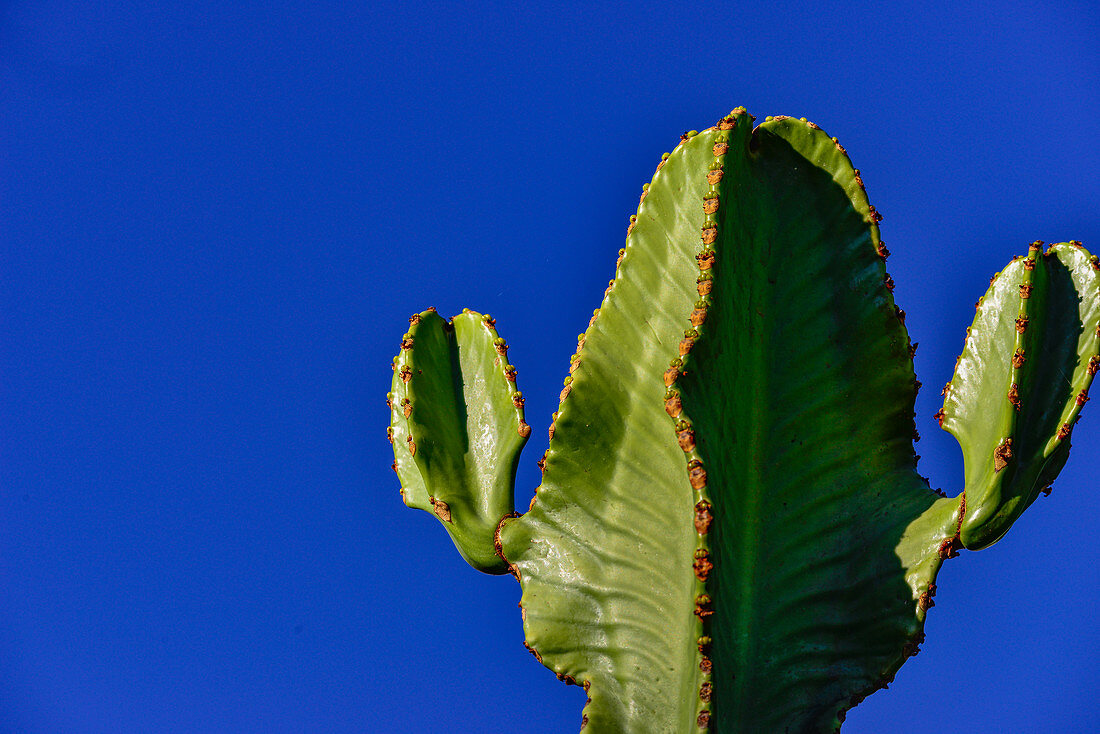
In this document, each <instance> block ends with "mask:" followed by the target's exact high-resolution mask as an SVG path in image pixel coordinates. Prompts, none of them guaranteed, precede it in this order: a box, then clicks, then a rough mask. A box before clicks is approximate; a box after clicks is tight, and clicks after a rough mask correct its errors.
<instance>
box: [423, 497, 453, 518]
mask: <svg viewBox="0 0 1100 734" xmlns="http://www.w3.org/2000/svg"><path fill="white" fill-rule="evenodd" d="M428 504H430V505H431V506H432V510H433V511H434V512H435V515H436V517H438V518H439V519H440V520H442V521H443V522H452V521H451V506H450V505H448V504H447V503H446V502H444V501H443V500H437V499H436V498H435V497H428Z"/></svg>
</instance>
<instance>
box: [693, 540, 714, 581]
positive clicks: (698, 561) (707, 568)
mask: <svg viewBox="0 0 1100 734" xmlns="http://www.w3.org/2000/svg"><path fill="white" fill-rule="evenodd" d="M691 567H692V568H693V569H694V570H695V578H697V579H699V580H700V581H706V580H707V576H708V575H709V574H710V572H711V570H712V569H713V568H714V564H713V563H711V560H710V554H709V553H707V549H706V548H699V549H697V550H696V551H695V558H694V560H693V561H692V562H691Z"/></svg>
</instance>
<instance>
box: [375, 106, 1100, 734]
mask: <svg viewBox="0 0 1100 734" xmlns="http://www.w3.org/2000/svg"><path fill="white" fill-rule="evenodd" d="M752 122H753V118H752V117H751V116H750V115H748V114H747V113H746V112H745V111H744V109H741V108H739V109H736V110H734V111H733V112H732V113H730V114H729V115H728V116H726V117H724V118H723V119H722V120H720V121H719V122H718V124H717V125H715V126H714V127H712V128H710V129H708V130H705V131H703V132H701V133H695V132H691V133H686V134H685V135H684V136H682V137H681V140H680V144H679V145H678V146H677V147H676V148H675V150H673V151H672V153H671V154H665V155H664V156H663V157H662V160H661V164H660V165H659V166H658V168H657V173H656V174H655V175H654V178H653V181H652V182H651V183H650V184H648V185H646V186H645V187H643V193H642V197H641V200H640V202H639V208H638V213H637V214H636V215H635V216H633V217H631V220H630V226H629V227H628V229H627V241H626V247H625V248H623V249H622V250H620V256H619V261H618V263H617V264H616V274H615V279H614V280H613V281H611V284H610V285H609V286H608V289H607V291H606V292H605V293H604V300H603V303H602V304H601V306H600V308H599V309H597V310H596V312H595V313H594V315H593V317H592V320H591V321H590V322H589V325H588V328H587V329H586V331H585V332H584V333H583V334H582V335H581V336H580V338H579V341H578V345H577V352H576V354H575V355H574V356H573V358H572V360H571V361H570V367H569V376H568V377H567V378H566V380H565V386H564V389H563V390H562V392H561V402H560V406H559V408H558V411H557V412H556V413H555V414H554V419H553V422H552V423H551V426H550V446H549V449H548V451H547V452H546V455H545V456H544V457H543V459H542V460H541V461H540V462H539V464H540V466H541V468H542V472H543V477H542V483H541V485H540V486H539V487H538V488H537V489H536V490H535V499H533V500H532V503H531V508H530V510H529V511H528V512H527V513H526V514H525V515H522V516H520V515H518V514H517V513H515V512H514V480H515V472H516V466H517V462H518V457H519V452H520V450H521V449H522V447H523V444H524V443H525V442H526V439H527V436H528V435H529V433H530V428H529V426H528V424H527V423H526V422H525V420H524V415H523V396H522V394H521V393H520V392H518V391H517V390H516V387H515V379H516V370H515V368H514V367H512V366H511V364H510V363H509V362H508V358H507V345H506V344H505V342H504V340H503V339H501V338H500V337H499V336H498V335H497V333H496V331H495V329H494V321H493V320H492V318H491V317H489V316H481V315H479V314H476V313H474V312H471V311H464V312H463V313H462V314H460V315H458V316H456V317H454V319H452V320H451V321H444V320H443V319H442V318H440V317H439V316H438V314H436V313H435V311H434V310H433V309H429V310H428V311H425V312H423V313H420V314H416V315H414V316H413V317H412V319H410V322H411V325H410V328H409V331H408V333H406V335H405V336H404V338H403V340H402V344H401V352H400V354H399V355H398V356H397V358H396V359H395V360H394V378H393V389H392V392H391V393H390V395H389V398H388V403H389V405H390V408H391V426H390V431H389V437H390V441H391V442H392V443H393V445H394V455H395V462H394V469H395V470H396V471H397V473H398V476H399V478H400V480H401V486H402V489H401V494H402V497H403V499H404V500H405V503H406V504H407V505H409V506H410V507H416V508H419V509H423V510H426V511H429V512H431V513H433V514H434V515H435V516H436V517H437V518H438V519H439V521H440V522H442V523H443V525H444V527H446V529H447V531H448V532H449V533H450V534H451V537H452V539H453V540H454V543H455V545H456V547H457V548H458V550H459V552H460V553H461V554H462V555H463V557H465V558H466V559H467V560H468V561H469V562H470V563H471V564H472V565H473V566H474V567H475V568H478V569H480V570H483V571H486V572H489V573H505V572H511V573H512V574H513V575H514V576H515V577H516V578H517V579H518V580H519V581H520V583H521V585H522V587H523V597H522V600H521V602H520V606H521V609H522V610H523V618H524V632H525V634H526V637H527V641H526V643H525V644H526V645H527V646H528V648H529V649H530V650H531V652H532V653H533V654H534V655H535V657H536V658H538V660H539V661H540V662H542V663H543V664H544V665H546V666H547V667H549V668H550V669H551V670H553V671H554V672H555V673H556V674H557V676H558V677H559V678H560V679H562V680H565V681H566V682H569V683H576V684H579V685H583V686H584V687H585V690H586V691H587V692H588V696H589V700H588V703H587V705H586V706H585V709H584V712H583V714H582V728H586V729H587V730H589V731H596V732H647V733H651V732H673V733H677V734H679V733H681V732H683V733H687V732H702V731H711V732H773V731H774V732H780V731H789V732H832V731H837V730H839V727H840V725H841V722H842V721H843V720H844V714H845V712H846V711H847V710H848V709H849V708H851V707H852V706H854V705H856V704H857V703H858V702H859V701H861V700H862V699H863V698H864V697H865V696H866V695H868V694H870V693H872V692H873V691H875V690H877V689H879V688H883V687H885V685H886V683H887V682H888V681H890V680H891V679H892V678H893V675H894V673H895V672H896V671H897V669H898V668H899V667H900V666H901V664H902V663H903V662H904V660H905V659H906V658H907V657H909V656H911V655H914V654H916V652H917V650H918V645H919V644H920V643H921V641H922V640H923V638H924V635H923V631H922V630H923V626H924V618H925V613H926V611H927V610H928V608H929V607H931V606H933V604H934V602H933V598H932V597H933V596H934V595H935V591H936V586H935V579H936V573H937V572H938V570H939V567H940V565H941V563H942V562H943V560H944V559H946V558H951V557H953V556H955V555H957V550H958V549H960V548H967V549H971V550H977V549H980V548H984V547H986V546H988V545H990V544H992V543H994V542H996V541H997V540H998V539H1000V538H1001V537H1002V536H1003V535H1004V533H1005V532H1007V530H1008V528H1009V527H1010V526H1011V525H1012V523H1013V522H1015V520H1016V519H1017V518H1018V517H1019V516H1020V514H1021V513H1022V512H1023V511H1024V510H1025V509H1026V508H1027V507H1028V506H1029V505H1030V504H1031V503H1032V502H1033V501H1034V500H1035V498H1036V496H1037V495H1038V494H1039V492H1041V491H1043V490H1044V489H1046V488H1048V487H1049V485H1050V483H1051V482H1052V481H1053V480H1054V478H1055V477H1056V475H1057V474H1058V472H1059V470H1060V469H1061V467H1062V466H1063V465H1064V463H1065V461H1066V457H1067V454H1068V451H1069V438H1070V436H1071V434H1072V431H1073V426H1074V424H1075V423H1076V421H1077V419H1078V417H1079V414H1080V410H1081V407H1082V406H1083V405H1084V403H1085V401H1087V400H1088V389H1089V385H1090V383H1091V381H1092V378H1093V376H1094V375H1095V374H1096V372H1097V371H1098V369H1100V265H1098V262H1097V258H1096V257H1094V256H1091V255H1090V254H1089V253H1088V252H1087V251H1085V249H1084V248H1083V247H1082V246H1081V244H1080V243H1078V242H1069V243H1062V244H1054V245H1050V246H1049V247H1047V248H1046V249H1045V250H1044V249H1043V246H1042V243H1038V242H1036V243H1033V244H1032V245H1031V246H1030V247H1029V248H1028V251H1027V254H1026V256H1023V257H1019V258H1016V259H1015V260H1013V261H1012V262H1011V263H1010V264H1009V265H1008V266H1007V267H1006V268H1005V269H1004V271H1002V272H1001V273H999V274H998V275H997V276H995V277H994V278H993V280H992V282H991V284H990V288H989V291H988V292H987V293H986V294H985V296H984V297H983V298H982V299H980V300H979V302H978V307H977V315H976V317H975V320H974V324H973V325H972V326H971V327H970V329H968V331H967V339H966V344H965V346H964V349H963V353H962V355H961V356H960V357H959V361H958V363H957V366H956V370H955V374H954V376H953V377H952V380H951V382H949V383H948V384H947V386H946V387H945V388H944V397H945V399H944V405H943V409H942V410H941V411H940V412H938V413H937V414H936V418H937V420H938V421H939V422H940V425H941V426H942V427H943V428H944V429H946V430H947V431H949V432H951V433H952V434H953V435H954V436H955V437H956V438H957V439H958V441H959V443H960V445H961V446H962V450H963V456H964V463H965V478H964V482H963V489H962V492H960V493H959V495H958V496H957V497H954V498H947V497H944V496H942V493H939V492H936V491H933V490H932V489H930V488H929V486H928V483H927V480H925V479H924V478H923V477H921V476H920V475H919V474H918V473H917V471H916V461H917V457H916V455H915V453H914V450H913V441H914V440H915V439H916V438H917V435H916V427H915V424H914V415H915V414H914V401H915V398H916V392H917V390H918V389H919V387H920V383H919V382H917V381H916V378H915V375H914V373H913V361H912V356H913V352H914V351H915V349H916V345H915V344H912V343H910V341H909V337H908V333H907V331H906V329H905V324H904V318H905V314H904V312H903V311H901V310H900V309H899V308H897V306H896V305H895V304H894V299H893V295H892V291H893V281H892V280H891V278H890V276H889V275H888V274H887V272H886V269H885V261H886V257H887V255H888V252H887V249H886V246H885V244H884V243H883V242H882V241H881V239H880V237H879V228H878V222H879V220H880V219H881V216H880V215H879V214H878V213H877V212H876V211H875V209H874V207H872V206H871V205H870V204H869V202H868V201H867V196H866V193H865V191H864V186H863V181H862V178H861V176H860V173H859V171H857V170H855V169H854V168H853V167H852V165H851V162H850V161H849V159H848V156H847V154H846V152H845V151H844V149H843V148H842V147H841V146H840V144H839V143H838V142H837V141H836V139H835V138H830V137H828V136H827V135H826V134H825V133H824V132H822V131H821V129H820V128H818V127H817V126H816V125H814V124H813V123H810V122H807V121H805V120H794V119H791V118H785V117H775V118H768V119H767V121H765V122H764V123H763V124H762V125H760V126H759V127H756V128H755V129H754V128H753V127H752Z"/></svg>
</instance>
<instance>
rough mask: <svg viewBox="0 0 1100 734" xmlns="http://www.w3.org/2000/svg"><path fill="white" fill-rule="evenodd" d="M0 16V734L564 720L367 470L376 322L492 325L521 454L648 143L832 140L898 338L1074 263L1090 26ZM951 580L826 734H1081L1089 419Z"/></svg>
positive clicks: (935, 481)
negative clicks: (845, 167)
mask: <svg viewBox="0 0 1100 734" xmlns="http://www.w3.org/2000/svg"><path fill="white" fill-rule="evenodd" d="M947 8H948V5H946V4H944V5H940V6H937V7H929V8H919V9H918V8H917V7H916V6H914V5H913V4H912V3H892V2H886V3H882V2H876V3H847V4H827V3H818V4H812V5H811V4H808V3H805V4H796V3H795V4H783V3H751V4H749V3H739V4H729V5H723V4H718V3H707V4H702V5H700V6H688V5H686V4H683V3H675V4H674V3H637V2H636V3H630V4H621V5H616V6H611V5H607V6H603V7H592V6H590V5H578V6H575V7H564V8H554V9H551V8H549V7H546V6H542V5H525V4H523V3H515V2H512V3H483V4H481V5H480V7H479V9H478V10H476V11H474V10H469V9H462V8H460V7H458V6H436V5H432V4H430V3H429V4H424V3H416V4H413V3H409V4H403V5H402V4H388V5H384V4H381V3H377V4H364V5H355V4H347V3H334V2H333V3H330V2H322V1H318V0H314V1H313V2H309V3H291V2H278V1H274V2H273V1H270V0H269V1H268V2H264V3H256V4H252V3H206V2H199V3H188V4H180V5H178V6H177V4H153V3H146V4H143V3H134V2H104V3H87V2H85V3H66V2H61V1H60V0H44V1H41V2H34V3H31V2H20V1H18V0H11V1H9V2H3V3H0V258H2V259H0V732H20V733H23V732H26V733H32V732H33V733H35V734H38V733H42V734H45V733H51V732H148V731H157V732H174V731H179V732H204V731H210V732H221V731H226V732H307V731H318V732H362V731H380V732H389V731H393V732H398V731H402V732H404V731H415V732H449V733H455V732H486V731H501V732H519V733H526V732H539V733H541V732H546V733H554V734H557V733H560V732H569V731H575V730H576V729H577V728H578V727H579V724H580V708H581V706H582V704H583V701H584V695H583V693H582V692H581V691H580V690H579V689H577V688H570V687H566V686H563V685H562V684H560V683H559V682H558V681H557V680H556V679H555V678H554V676H553V674H551V673H550V672H549V671H548V670H546V669H545V668H543V667H541V666H540V665H538V664H537V663H536V662H535V661H534V659H532V658H531V656H530V655H529V654H528V653H527V652H526V650H524V648H523V646H522V644H521V641H522V632H521V629H520V619H519V614H518V610H517V609H516V602H517V601H518V599H519V587H518V585H517V584H515V583H514V582H513V581H512V580H511V579H509V578H498V577H487V576H482V575H480V574H478V573H477V572H475V571H473V570H472V569H470V568H469V567H468V566H466V564H465V563H464V562H463V561H461V559H460V558H459V557H458V554H457V553H456V552H455V551H454V548H453V547H452V545H451V543H450V541H449V540H448V538H447V537H446V534H445V533H444V532H443V531H442V529H441V528H439V527H438V524H437V523H436V522H435V520H434V519H433V518H431V517H430V516H428V515H427V514H425V513H417V512H413V511H411V510H407V509H406V508H405V507H404V506H403V505H402V504H401V501H400V498H399V496H398V491H397V490H398V483H397V480H396V478H395V476H394V475H393V473H392V472H391V471H390V468H389V464H390V462H391V460H392V456H391V454H390V446H389V444H388V443H387V442H386V440H385V426H386V424H387V422H388V415H387V411H386V408H385V405H384V397H385V393H386V392H387V389H388V383H389V379H390V369H389V365H390V359H391V358H392V356H393V354H394V353H395V352H396V350H397V346H398V342H399V340H400V336H401V334H402V332H403V331H404V328H405V326H406V318H407V317H408V315H409V314H410V313H412V312H414V311H419V310H421V309H423V308H425V307H427V306H429V305H434V306H436V307H438V308H439V309H440V311H441V312H444V313H445V314H451V313H454V312H457V311H458V310H459V309H461V308H462V307H463V306H469V307H471V308H474V309H477V310H481V311H487V312H491V313H492V314H493V315H494V316H495V317H496V318H497V322H498V328H499V330H500V332H501V333H502V335H504V336H505V337H506V338H507V339H508V341H509V343H510V344H511V345H512V351H511V352H510V357H511V359H512V361H513V362H514V363H515V364H516V365H517V366H518V367H519V371H520V386H521V388H522V390H523V391H524V393H525V395H526V396H527V416H528V420H529V421H530V422H531V423H532V425H533V426H534V427H535V431H534V433H533V436H532V439H531V441H530V443H529V445H528V447H527V449H526V451H525V455H524V462H523V465H522V467H521V470H520V475H519V481H518V489H517V505H519V506H520V507H521V508H523V507H526V505H527V501H528V499H529V497H530V493H531V490H532V489H533V487H534V486H535V484H536V483H537V476H538V472H537V469H536V467H535V464H534V462H535V460H536V459H537V458H538V456H540V455H541V453H542V451H543V449H544V448H545V443H546V438H545V435H546V434H545V427H546V425H547V424H548V421H549V415H550V413H551V412H552V411H553V409H554V406H555V404H556V400H557V394H558V390H559V389H560V384H561V379H562V377H563V376H564V375H565V374H566V371H567V366H568V357H569V354H570V353H571V351H572V349H573V347H574V345H575V339H576V334H577V333H578V332H579V331H581V330H583V328H584V325H585V324H586V323H587V320H588V316H589V315H590V313H591V309H592V308H594V307H595V306H596V305H598V302H599V300H600V298H601V294H602V292H603V288H604V286H605V285H606V282H607V280H608V278H609V277H611V274H612V272H613V263H614V260H615V254H616V250H617V249H618V248H619V246H620V244H621V242H622V239H623V236H624V234H625V229H626V225H627V218H628V216H629V215H630V214H632V213H633V212H634V210H635V207H636V205H637V196H638V193H639V190H640V187H641V185H642V183H644V182H646V181H648V180H649V178H650V176H651V174H652V171H653V168H654V167H655V165H656V163H657V162H658V160H659V156H660V154H661V153H662V152H664V151H667V150H670V149H671V148H672V147H673V146H674V145H675V144H676V142H677V140H678V137H679V134H680V133H681V132H682V131H684V130H688V129H693V128H694V129H701V128H704V127H707V126H709V125H710V124H712V123H713V122H714V121H715V120H717V119H718V118H719V117H720V116H722V115H723V114H725V113H726V112H728V111H729V110H730V109H731V108H732V107H734V106H737V105H745V106H746V107H748V109H749V110H750V112H752V113H753V114H755V115H757V116H758V117H759V118H761V119H762V118H763V117H764V116H765V115H773V114H787V115H792V116H796V117H808V118H809V119H811V120H813V121H815V122H817V123H818V124H820V125H821V126H822V127H824V128H825V129H826V130H827V131H829V132H830V134H831V135H835V136H837V137H839V138H840V140H841V142H842V143H843V144H844V145H845V147H846V148H847V150H848V152H849V153H850V155H851V156H852V158H853V160H854V162H855V164H856V166H857V167H859V168H860V169H861V171H862V174H863V179H864V181H865V182H866V184H867V188H868V193H869V195H870V198H871V201H872V203H873V204H874V205H875V206H876V207H877V208H878V209H879V210H880V211H882V212H883V213H884V214H885V220H884V221H883V223H882V231H883V238H884V239H885V241H886V242H887V243H888V245H889V248H890V250H891V251H892V253H893V255H892V257H891V260H890V270H891V274H892V275H893V277H894V279H895V281H896V282H897V289H896V291H895V296H896V298H897V301H898V303H899V304H900V305H901V306H902V307H903V308H904V309H905V310H906V311H907V312H908V319H907V325H908V326H909V329H910V333H911V335H912V338H913V340H914V341H917V342H919V343H920V350H919V351H918V353H917V357H916V364H917V374H918V377H919V378H920V379H921V380H922V381H923V382H924V384H925V385H926V386H929V387H926V388H925V390H924V391H922V393H921V396H920V398H919V400H918V405H917V407H918V426H919V428H920V431H921V433H922V435H923V436H924V438H923V440H922V441H921V442H920V444H919V445H918V453H920V454H921V455H922V456H923V459H922V461H921V465H920V466H921V470H922V471H923V472H924V473H925V474H926V475H928V476H929V477H930V478H931V482H932V485H933V486H939V487H943V488H944V489H945V490H947V491H948V492H949V493H951V494H954V493H955V492H957V491H958V490H959V489H960V486H959V482H960V481H961V460H960V455H959V451H958V449H957V447H956V445H955V443H954V440H953V439H952V438H951V437H950V436H948V435H947V434H945V433H942V432H940V431H938V430H937V429H936V427H935V423H934V421H933V419H932V414H933V413H934V412H935V411H936V410H937V408H938V407H939V398H938V395H937V393H938V390H937V389H935V387H936V386H939V385H942V384H943V383H944V382H946V381H947V379H949V378H950V376H951V371H952V367H953V364H954V359H955V356H956V355H957V353H958V350H959V349H960V348H961V346H962V339H963V333H964V331H965V328H966V326H967V325H968V324H969V322H970V319H971V318H972V315H973V304H974V301H975V300H976V299H977V298H978V296H979V295H980V294H981V293H982V292H983V291H984V289H985V287H986V285H987V281H988V278H989V276H990V275H992V274H993V273H994V272H995V271H997V270H999V269H1000V268H1001V267H1002V266H1003V265H1004V264H1005V263H1006V262H1007V261H1008V260H1009V259H1010V258H1011V257H1012V256H1013V255H1016V254H1022V253H1023V252H1024V251H1025V249H1026V246H1027V243H1028V242H1029V241H1030V240H1033V239H1043V240H1046V241H1061V240H1068V239H1079V240H1082V241H1083V242H1084V243H1085V245H1086V246H1088V247H1092V248H1093V249H1094V251H1097V250H1100V209H1098V208H1097V205H1096V198H1097V193H1098V192H1100V125H1098V122H1097V120H1098V119H1100V98H1098V97H1097V95H1096V90H1097V89H1098V88H1100V45H1098V44H1097V42H1096V39H1097V38H1098V37H1100V9H1098V8H1097V6H1096V5H1095V4H1093V3H1087V2H1062V3H1022V2H1001V3H961V4H959V3H952V4H951V5H950V8H951V9H947ZM1096 411H1097V409H1096V408H1091V409H1089V408H1086V410H1085V417H1084V420H1083V421H1082V423H1081V425H1080V427H1079V428H1078V429H1077V430H1076V431H1075V433H1074V451H1073V455H1072V457H1071V459H1070V462H1069V465H1068V467H1067V468H1066V470H1065V471H1064V472H1063V475H1062V478H1061V479H1060V481H1059V482H1058V483H1057V485H1056V487H1055V491H1054V493H1053V495H1052V496H1051V497H1050V498H1045V499H1044V498H1040V500H1039V501H1038V502H1037V503H1036V505H1035V506H1034V507H1033V508H1032V509H1031V510H1030V511H1029V512H1028V513H1027V514H1026V516H1025V517H1024V518H1023V519H1022V520H1021V521H1020V522H1019V523H1018V524H1017V525H1016V527H1014V528H1013V529H1012V532H1011V533H1010V534H1009V536H1008V537H1007V538H1005V539H1004V540H1003V541H1002V542H1001V543H999V544H998V545H996V546H995V547H993V548H991V549H989V550H987V551H983V552H981V553H963V555H962V557H961V558H959V559H956V560H954V561H951V562H950V563H948V564H946V566H945V568H944V570H943V572H942V573H941V575H940V580H939V594H938V596H937V606H936V607H935V609H933V610H932V611H931V612H930V613H929V620H928V624H927V629H926V631H927V634H928V640H927V642H926V643H925V645H924V646H923V651H922V653H921V654H920V655H918V656H917V657H916V658H914V659H913V660H911V661H909V662H908V663H907V664H906V665H905V666H904V667H903V668H902V670H901V672H900V673H899V674H898V676H897V679H896V682H895V683H894V684H893V685H891V687H890V690H888V691H885V692H881V693H877V694H875V695H874V696H872V697H871V698H870V699H868V700H867V701H866V702H865V703H864V704H862V705H861V706H859V707H858V708H857V709H855V710H854V711H853V712H852V713H851V714H850V716H849V723H848V724H847V725H846V726H845V729H844V731H845V733H846V734H860V733H869V732H899V733H907V732H914V733H915V732H927V731H949V730H960V731H970V732H976V733H981V732H1001V731H1022V732H1048V731H1049V732H1055V731H1057V732H1093V731H1097V730H1100V714H1098V713H1097V709H1096V706H1095V697H1096V690H1097V684H1098V681H1100V662H1098V660H1100V655H1097V652H1098V647H1100V645H1098V643H1100V633H1098V631H1097V626H1096V624H1095V609H1096V608H1097V606H1098V604H1100V579H1098V574H1097V571H1096V569H1097V566H1098V564H1100V552H1098V550H1097V544H1096V542H1095V532H1094V528H1095V524H1096V521H1097V518H1100V494H1098V493H1097V492H1096V481H1095V476H1096V466H1097V464H1096V462H1097V458H1098V453H1100V451H1098V450H1100V429H1098V428H1097V426H1098V425H1100V418H1098V417H1097V415H1096Z"/></svg>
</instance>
